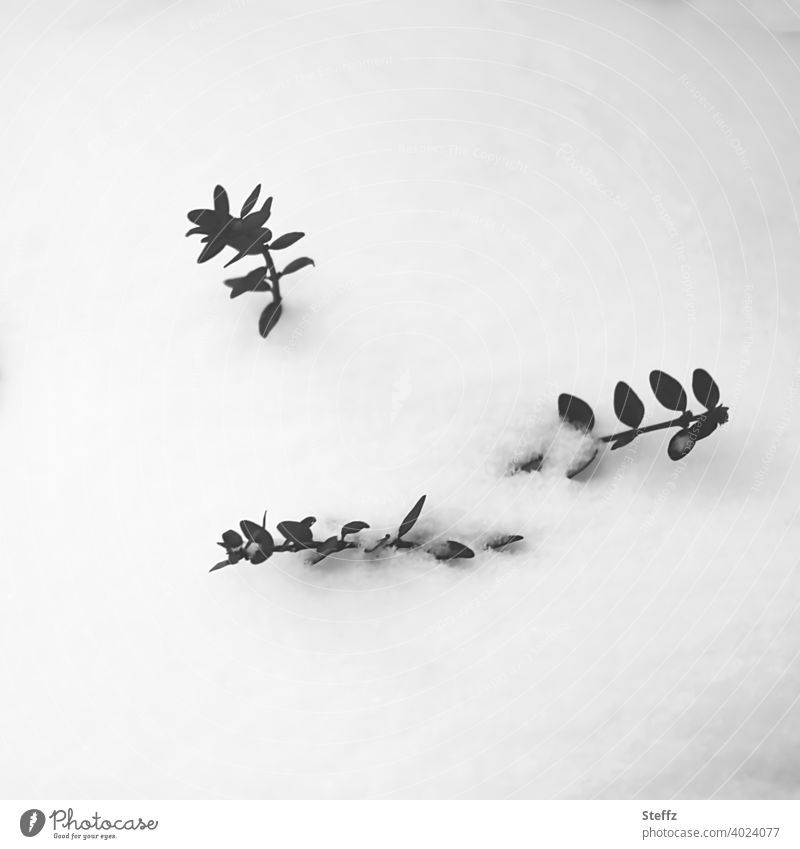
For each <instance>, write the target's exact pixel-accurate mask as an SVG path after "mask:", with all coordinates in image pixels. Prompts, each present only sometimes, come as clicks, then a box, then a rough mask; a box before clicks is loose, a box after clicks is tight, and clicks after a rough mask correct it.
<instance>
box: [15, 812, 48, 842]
mask: <svg viewBox="0 0 800 849" xmlns="http://www.w3.org/2000/svg"><path fill="white" fill-rule="evenodd" d="M44 822H45V819H44V812H43V811H40V810H39V809H38V808H31V809H30V810H29V811H25V813H24V814H23V815H22V816H21V817H20V818H19V830H20V831H21V832H22V833H23V834H24V835H25V837H36V835H37V834H38V833H39V832H40V831H41V830H42V829H43V828H44Z"/></svg>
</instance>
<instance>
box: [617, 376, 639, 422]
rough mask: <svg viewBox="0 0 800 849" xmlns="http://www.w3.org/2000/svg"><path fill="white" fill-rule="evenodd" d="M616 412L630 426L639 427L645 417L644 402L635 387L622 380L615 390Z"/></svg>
mask: <svg viewBox="0 0 800 849" xmlns="http://www.w3.org/2000/svg"><path fill="white" fill-rule="evenodd" d="M614 412H615V413H616V414H617V418H618V419H619V420H620V421H621V422H622V424H624V425H627V426H628V427H639V425H640V424H641V423H642V419H643V418H644V404H643V403H642V401H641V399H640V398H639V396H638V395H637V394H636V393H635V392H634V391H633V389H631V387H630V386H628V384H627V383H625V382H624V381H622V380H620V382H619V383H618V384H617V388H616V389H615V390H614Z"/></svg>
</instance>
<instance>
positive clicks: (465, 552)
mask: <svg viewBox="0 0 800 849" xmlns="http://www.w3.org/2000/svg"><path fill="white" fill-rule="evenodd" d="M431 554H432V555H433V556H434V557H435V558H436V559H437V560H456V559H458V558H464V559H469V558H472V557H474V556H475V552H474V551H473V550H472V549H471V548H470V547H469V546H466V545H464V544H463V543H461V542H456V541H455V540H453V539H449V540H447V542H446V543H444V544H441V545H437V546H435V547H434V548H433V549H432V550H431Z"/></svg>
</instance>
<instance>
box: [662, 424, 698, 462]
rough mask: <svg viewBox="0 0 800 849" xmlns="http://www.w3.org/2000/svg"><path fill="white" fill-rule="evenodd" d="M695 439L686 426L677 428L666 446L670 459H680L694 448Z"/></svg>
mask: <svg viewBox="0 0 800 849" xmlns="http://www.w3.org/2000/svg"><path fill="white" fill-rule="evenodd" d="M695 442H696V440H695V438H694V436H692V434H691V433H689V431H688V430H687V429H686V428H683V429H682V430H679V431H678V432H677V433H676V434H675V436H673V437H672V439H670V441H669V445H668V446H667V454H669V458H670V460H680V459H681V458H683V457H685V456H686V455H687V454H688V453H689V452H690V451H691V450H692V448H694V444H695Z"/></svg>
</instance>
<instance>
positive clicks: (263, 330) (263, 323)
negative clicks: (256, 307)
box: [258, 301, 281, 339]
mask: <svg viewBox="0 0 800 849" xmlns="http://www.w3.org/2000/svg"><path fill="white" fill-rule="evenodd" d="M280 317H281V302H280V301H278V302H277V303H275V301H273V302H272V303H271V304H267V306H266V307H265V308H264V311H263V312H262V313H261V318H259V320H258V332H259V333H260V334H261V335H262V336H263V337H264V338H265V339H266V338H267V336H269V334H270V331H271V330H272V328H273V327H275V325H276V324H277V323H278V319H279V318H280Z"/></svg>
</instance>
